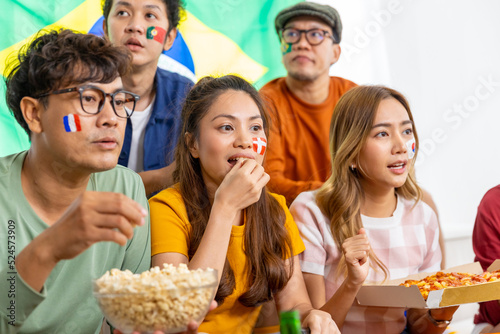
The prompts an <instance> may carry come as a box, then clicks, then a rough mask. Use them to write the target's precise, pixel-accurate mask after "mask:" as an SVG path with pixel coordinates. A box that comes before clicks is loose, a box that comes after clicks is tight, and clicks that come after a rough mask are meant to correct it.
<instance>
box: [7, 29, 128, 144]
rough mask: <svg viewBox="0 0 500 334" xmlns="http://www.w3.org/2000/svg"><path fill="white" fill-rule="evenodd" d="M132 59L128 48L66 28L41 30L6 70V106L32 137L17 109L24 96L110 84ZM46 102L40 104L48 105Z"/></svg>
mask: <svg viewBox="0 0 500 334" xmlns="http://www.w3.org/2000/svg"><path fill="white" fill-rule="evenodd" d="M131 59H132V55H131V54H130V52H129V51H128V50H127V49H125V48H123V47H115V46H113V45H111V43H110V42H109V41H107V40H105V39H103V38H101V37H98V36H95V35H90V34H80V33H76V32H73V31H72V30H69V29H61V30H59V31H56V30H52V31H49V32H46V31H45V32H44V31H40V32H38V34H37V36H36V37H35V39H34V40H33V41H32V42H31V43H27V44H26V45H24V46H23V48H21V50H20V51H19V54H18V56H17V58H14V59H13V60H12V62H11V63H10V64H9V65H7V67H6V70H5V73H4V76H5V84H6V85H7V90H6V100H7V105H8V107H9V109H10V110H11V112H12V113H13V115H14V117H15V119H16V121H17V122H18V123H19V125H21V127H22V128H23V129H24V130H25V131H26V132H27V133H28V136H29V137H30V138H31V131H30V129H29V127H28V124H27V123H26V121H25V120H24V117H23V113H22V110H21V106H20V104H21V100H22V99H23V98H24V97H25V96H30V97H33V98H37V97H38V96H40V95H41V94H44V93H49V92H51V91H53V90H56V89H59V88H62V87H64V86H66V85H69V84H73V83H76V84H82V83H85V82H102V83H110V82H112V81H114V80H115V79H116V78H117V77H119V76H123V75H124V74H126V72H127V71H128V69H129V66H130V62H131ZM47 99H48V98H47V97H43V98H40V101H41V102H42V103H43V104H44V105H45V106H47Z"/></svg>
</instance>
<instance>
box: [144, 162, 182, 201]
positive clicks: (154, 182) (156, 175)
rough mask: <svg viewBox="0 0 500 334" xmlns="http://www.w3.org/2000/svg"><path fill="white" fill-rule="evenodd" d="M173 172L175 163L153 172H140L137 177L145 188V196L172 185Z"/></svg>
mask: <svg viewBox="0 0 500 334" xmlns="http://www.w3.org/2000/svg"><path fill="white" fill-rule="evenodd" d="M174 170H175V161H174V162H173V163H171V164H170V165H168V166H167V167H163V168H160V169H155V170H148V171H145V172H140V173H139V176H140V177H141V179H142V182H143V183H144V188H146V195H147V196H148V197H149V196H150V195H152V194H154V193H155V192H157V191H160V190H163V189H165V188H168V187H170V186H171V185H173V184H174V178H173V172H174Z"/></svg>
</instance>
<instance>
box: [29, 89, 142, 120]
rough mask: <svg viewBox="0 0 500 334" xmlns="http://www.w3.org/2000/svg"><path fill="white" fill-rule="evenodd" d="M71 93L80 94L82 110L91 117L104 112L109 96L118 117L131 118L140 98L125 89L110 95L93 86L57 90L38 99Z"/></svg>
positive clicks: (39, 96)
mask: <svg viewBox="0 0 500 334" xmlns="http://www.w3.org/2000/svg"><path fill="white" fill-rule="evenodd" d="M70 92H78V93H79V94H80V104H81V106H82V110H83V111H84V112H85V113H87V114H91V115H96V114H98V113H100V112H101V111H102V108H103V107H104V103H105V101H106V96H109V98H110V99H111V106H112V107H113V111H114V112H115V114H116V116H118V117H121V118H129V117H130V116H132V113H133V112H134V110H135V105H136V103H137V101H138V100H139V98H140V97H139V95H137V94H134V93H131V92H127V91H126V90H123V89H120V90H117V91H116V92H114V93H112V94H110V93H106V92H105V91H103V90H102V89H100V88H99V87H95V86H91V85H88V86H80V87H73V88H66V89H61V90H56V91H53V92H49V93H44V94H41V95H38V96H37V98H41V97H44V96H48V95H51V94H65V93H70Z"/></svg>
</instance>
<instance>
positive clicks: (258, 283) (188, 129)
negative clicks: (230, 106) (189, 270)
mask: <svg viewBox="0 0 500 334" xmlns="http://www.w3.org/2000/svg"><path fill="white" fill-rule="evenodd" d="M230 90H233V91H241V92H244V93H246V94H248V95H249V96H250V97H251V98H252V99H253V101H254V102H255V104H256V105H257V107H258V108H259V111H260V114H261V116H262V119H263V125H264V130H265V133H266V136H267V135H268V134H269V117H268V114H267V112H266V109H265V107H264V104H263V102H262V100H261V99H260V97H259V94H258V92H257V91H256V90H255V88H254V87H253V86H252V85H251V84H249V83H248V82H247V81H245V80H243V79H241V78H239V77H237V76H233V75H227V76H223V77H220V78H213V77H205V78H203V79H201V80H200V81H199V82H198V83H197V84H196V85H195V86H194V87H193V89H192V90H191V91H190V92H189V94H188V95H187V97H186V101H185V103H184V106H183V109H182V124H183V125H182V131H181V133H182V134H191V136H188V137H190V138H191V139H190V142H187V140H186V139H185V138H180V140H179V142H178V144H177V150H176V162H177V166H176V169H175V171H174V180H175V182H179V183H180V192H181V195H182V197H183V199H184V204H185V206H186V210H187V214H188V217H189V221H190V223H191V226H192V233H191V237H190V243H189V258H192V257H193V255H194V254H195V252H196V250H197V249H198V246H199V244H200V241H201V239H202V237H203V234H204V232H205V229H206V226H207V223H208V219H209V216H210V211H211V209H212V207H211V204H210V200H209V196H208V192H207V189H206V186H205V183H204V181H203V177H202V174H201V168H200V161H199V159H195V158H193V156H192V155H191V153H190V151H189V147H191V146H192V144H193V143H194V141H196V140H198V139H199V134H200V128H199V124H200V121H201V119H202V118H203V117H204V116H205V115H206V113H207V112H208V110H209V109H210V107H211V106H212V104H213V103H214V102H215V101H216V100H217V98H218V97H219V96H220V95H222V94H223V93H225V92H227V91H230ZM246 217H247V218H246V222H245V239H244V252H245V255H246V266H247V268H248V273H249V275H250V287H249V290H248V291H247V292H245V293H244V294H243V295H241V296H240V298H239V301H240V302H241V303H242V304H243V305H245V306H248V307H253V306H257V305H259V304H261V303H264V302H266V301H269V300H271V299H272V298H273V295H274V294H275V293H276V292H278V291H280V290H281V289H283V288H284V287H285V285H286V284H287V282H288V280H289V279H290V277H291V274H292V272H293V261H290V263H291V265H292V267H291V268H290V267H287V266H286V265H285V259H286V258H287V257H288V256H291V255H292V254H293V250H292V243H291V240H290V237H289V235H288V232H287V230H286V228H285V220H286V217H285V212H284V210H283V208H282V207H281V205H280V204H279V202H278V201H277V200H276V199H275V198H274V197H273V196H271V195H270V194H269V193H268V192H267V190H266V188H264V189H262V194H261V196H260V199H259V200H258V201H257V202H256V203H254V204H252V205H250V206H249V207H248V208H246ZM234 288H235V278H234V273H233V271H232V268H231V266H230V265H229V262H228V261H227V259H226V263H225V265H224V269H223V272H222V276H221V281H220V284H219V288H218V290H217V295H216V297H215V300H216V301H217V302H218V303H219V304H220V303H222V302H223V301H224V298H226V297H227V296H229V295H230V294H231V293H232V292H233V290H234Z"/></svg>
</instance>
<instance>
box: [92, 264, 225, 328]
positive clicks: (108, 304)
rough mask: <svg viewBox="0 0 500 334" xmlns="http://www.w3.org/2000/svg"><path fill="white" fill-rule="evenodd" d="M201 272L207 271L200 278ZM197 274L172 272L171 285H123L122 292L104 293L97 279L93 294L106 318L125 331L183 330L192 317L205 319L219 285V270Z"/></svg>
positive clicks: (197, 320)
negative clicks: (125, 287) (124, 287)
mask: <svg viewBox="0 0 500 334" xmlns="http://www.w3.org/2000/svg"><path fill="white" fill-rule="evenodd" d="M200 274H202V275H204V277H202V279H201V280H200V277H199V275H200ZM197 275H198V276H197V279H196V280H193V279H192V276H191V274H175V275H170V278H174V276H175V278H174V279H173V282H174V283H173V286H172V287H169V288H164V287H158V284H155V283H154V282H148V283H146V284H144V285H143V286H141V287H140V288H139V289H135V290H136V291H133V292H131V291H129V290H130V289H123V290H124V292H123V293H121V292H119V293H116V291H114V292H113V293H102V290H103V289H102V286H101V287H100V286H99V283H98V280H94V282H93V285H94V296H95V298H96V299H97V302H98V304H99V307H100V308H101V311H102V313H103V314H104V316H105V318H106V319H107V320H108V321H109V323H110V324H111V325H113V327H115V328H117V329H119V330H120V331H121V332H123V333H124V334H129V333H132V332H134V331H137V332H140V333H144V334H146V333H147V334H149V333H153V332H154V331H157V330H159V331H163V332H165V333H178V332H183V331H185V330H186V329H187V325H188V323H189V322H190V321H192V320H194V321H196V322H200V321H201V320H203V318H204V317H205V315H206V314H207V312H208V308H209V307H210V303H211V302H212V300H213V299H214V296H215V292H216V289H217V271H216V270H210V271H204V272H202V273H199V272H198V273H197ZM201 282H203V283H201ZM160 286H161V284H160ZM100 290H101V291H100Z"/></svg>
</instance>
